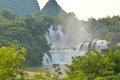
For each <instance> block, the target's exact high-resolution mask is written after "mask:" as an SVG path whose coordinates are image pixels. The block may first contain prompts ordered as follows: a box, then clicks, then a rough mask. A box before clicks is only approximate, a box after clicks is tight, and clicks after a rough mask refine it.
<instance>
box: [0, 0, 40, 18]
mask: <svg viewBox="0 0 120 80" xmlns="http://www.w3.org/2000/svg"><path fill="white" fill-rule="evenodd" d="M0 9H9V10H11V11H12V12H13V13H14V14H16V15H19V16H23V15H27V14H30V15H31V14H33V13H35V12H36V11H39V10H40V7H39V5H38V2H37V0H0Z"/></svg>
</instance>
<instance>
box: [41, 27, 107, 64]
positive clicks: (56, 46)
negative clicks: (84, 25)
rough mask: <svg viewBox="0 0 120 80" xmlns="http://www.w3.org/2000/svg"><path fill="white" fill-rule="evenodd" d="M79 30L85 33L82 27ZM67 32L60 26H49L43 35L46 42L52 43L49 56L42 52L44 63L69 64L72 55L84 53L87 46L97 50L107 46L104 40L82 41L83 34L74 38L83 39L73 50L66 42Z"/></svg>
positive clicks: (67, 40)
mask: <svg viewBox="0 0 120 80" xmlns="http://www.w3.org/2000/svg"><path fill="white" fill-rule="evenodd" d="M65 31H67V30H65ZM81 31H83V33H84V32H85V33H86V31H85V30H84V29H83V30H81ZM65 33H66V34H65ZM68 33H69V32H63V31H62V28H61V26H57V27H53V26H50V28H49V30H48V32H47V33H46V35H45V36H46V39H47V41H48V44H52V45H51V50H50V51H49V55H50V56H48V54H47V53H45V54H44V57H43V64H44V65H49V64H71V61H72V57H75V56H82V55H84V54H85V53H86V52H87V51H88V49H89V48H92V49H95V50H97V51H100V50H101V49H105V48H108V42H107V41H106V40H97V39H95V40H93V41H90V40H89V41H84V39H85V38H83V37H84V36H82V37H81V36H77V37H76V40H77V39H78V38H81V40H83V41H80V44H79V45H78V46H77V47H76V49H74V50H73V49H71V48H70V47H68V46H69V44H67V43H68V42H69V41H70V40H69V39H70V38H69V37H68ZM83 33H82V34H83ZM71 34H72V33H71ZM84 35H85V34H84ZM85 37H86V36H85ZM86 39H87V38H86ZM74 40H75V39H74ZM73 42H74V41H73Z"/></svg>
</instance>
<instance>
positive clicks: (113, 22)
mask: <svg viewBox="0 0 120 80" xmlns="http://www.w3.org/2000/svg"><path fill="white" fill-rule="evenodd" d="M86 24H88V26H89V27H90V28H91V33H92V34H93V37H95V38H98V39H106V40H108V41H110V42H111V44H112V46H115V45H116V44H117V43H118V42H120V16H113V17H109V16H108V17H105V18H100V19H98V20H96V19H94V18H90V19H89V20H88V21H87V22H86Z"/></svg>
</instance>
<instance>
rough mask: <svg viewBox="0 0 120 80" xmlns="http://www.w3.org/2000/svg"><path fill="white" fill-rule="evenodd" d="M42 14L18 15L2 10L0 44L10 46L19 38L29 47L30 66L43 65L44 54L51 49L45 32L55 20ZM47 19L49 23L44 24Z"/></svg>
mask: <svg viewBox="0 0 120 80" xmlns="http://www.w3.org/2000/svg"><path fill="white" fill-rule="evenodd" d="M3 13H5V14H3ZM38 13H41V12H38ZM41 15H42V14H41ZM41 15H39V16H40V17H39V16H38V17H39V19H38V18H37V17H35V16H37V13H36V14H34V16H30V15H26V16H23V17H18V16H15V15H14V14H13V13H11V12H10V11H8V10H3V9H2V10H0V21H1V23H0V34H1V35H0V46H8V45H10V42H11V41H12V40H17V41H18V42H19V43H20V44H21V45H22V46H23V47H25V48H26V49H27V55H26V58H27V59H26V60H27V65H28V66H33V65H34V66H37V65H41V64H42V56H43V54H44V53H45V52H46V51H48V50H49V46H48V45H47V41H46V39H45V36H44V34H45V31H47V27H49V26H50V24H53V22H52V23H51V21H52V19H47V18H46V17H41ZM36 18H37V19H36ZM45 19H46V20H48V21H47V22H49V24H43V23H45V22H46V20H45Z"/></svg>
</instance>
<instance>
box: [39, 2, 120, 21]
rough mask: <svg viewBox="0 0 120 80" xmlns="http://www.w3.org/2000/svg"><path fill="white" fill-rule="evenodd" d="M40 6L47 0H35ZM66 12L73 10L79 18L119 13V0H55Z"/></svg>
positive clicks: (85, 18) (84, 18)
mask: <svg viewBox="0 0 120 80" xmlns="http://www.w3.org/2000/svg"><path fill="white" fill-rule="evenodd" d="M37 1H38V2H39V4H40V8H43V6H44V5H45V4H46V2H47V1H48V0H37ZM56 1H57V2H58V4H59V5H60V6H61V7H62V9H63V10H65V11H66V12H74V13H75V14H76V16H77V17H78V18H79V19H80V20H87V19H88V18H91V17H94V18H96V19H97V18H100V17H106V16H113V15H120V0H56Z"/></svg>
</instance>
